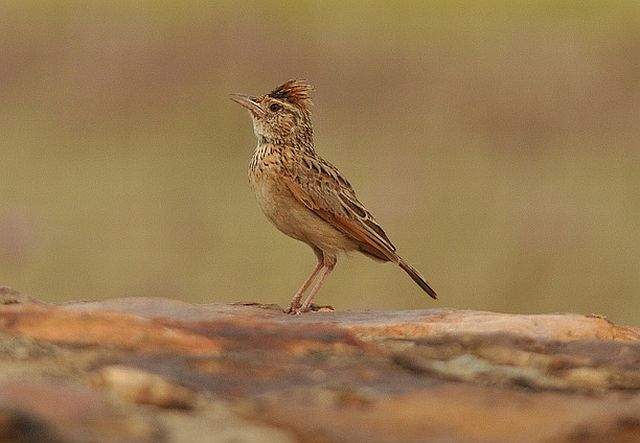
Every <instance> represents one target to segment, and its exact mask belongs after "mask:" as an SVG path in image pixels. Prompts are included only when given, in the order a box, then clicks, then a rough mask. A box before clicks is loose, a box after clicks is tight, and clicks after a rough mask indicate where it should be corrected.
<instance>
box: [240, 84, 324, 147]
mask: <svg viewBox="0 0 640 443" xmlns="http://www.w3.org/2000/svg"><path fill="white" fill-rule="evenodd" d="M312 90H313V88H312V87H311V85H309V84H308V83H307V82H306V81H304V80H289V81H288V82H286V83H283V84H282V85H280V86H278V87H277V88H275V89H274V90H273V91H271V92H270V93H268V94H265V95H263V96H260V97H256V96H252V95H247V94H231V100H233V101H234V102H236V103H238V104H239V105H241V106H243V107H245V108H247V109H248V110H249V113H250V114H251V118H252V119H253V131H254V132H255V134H256V137H258V139H259V140H261V141H267V142H270V143H284V142H295V141H298V142H302V143H305V144H306V143H310V142H311V139H312V137H313V130H312V127H311V105H312V101H311V95H310V93H311V91H312Z"/></svg>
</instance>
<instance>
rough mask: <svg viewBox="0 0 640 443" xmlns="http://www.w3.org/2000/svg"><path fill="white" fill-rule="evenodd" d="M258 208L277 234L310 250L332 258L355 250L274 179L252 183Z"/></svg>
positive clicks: (350, 242)
mask: <svg viewBox="0 0 640 443" xmlns="http://www.w3.org/2000/svg"><path fill="white" fill-rule="evenodd" d="M252 186H253V188H254V191H255V193H256V198H257V200H258V205H259V206H260V209H262V212H263V213H264V214H265V215H266V216H267V218H268V219H269V220H270V221H271V223H273V224H274V225H275V226H276V227H277V228H278V229H279V230H280V231H281V232H283V233H284V234H286V235H288V236H289V237H293V238H295V239H297V240H300V241H303V242H305V243H307V244H309V245H310V246H312V247H316V248H319V249H321V250H323V251H324V252H326V253H329V254H332V255H335V254H337V253H338V252H339V251H350V250H354V249H357V244H356V243H355V241H353V240H352V239H351V238H349V237H347V236H346V235H345V234H344V233H343V232H341V231H339V230H338V229H336V228H334V227H333V226H331V225H330V224H329V223H327V222H326V221H324V220H323V219H322V218H320V217H319V216H318V215H316V214H315V213H314V212H313V211H312V210H311V209H309V208H307V207H306V206H305V205H304V204H303V203H301V202H300V201H299V200H298V199H296V198H295V197H294V196H293V194H292V193H291V191H289V188H287V186H286V185H285V184H283V183H281V182H278V181H277V179H276V180H264V179H257V180H252Z"/></svg>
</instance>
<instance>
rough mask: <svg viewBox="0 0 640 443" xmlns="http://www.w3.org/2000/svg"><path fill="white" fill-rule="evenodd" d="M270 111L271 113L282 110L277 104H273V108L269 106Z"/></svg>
mask: <svg viewBox="0 0 640 443" xmlns="http://www.w3.org/2000/svg"><path fill="white" fill-rule="evenodd" d="M269 110H270V111H271V112H277V111H279V110H280V105H279V104H277V103H272V104H271V106H269Z"/></svg>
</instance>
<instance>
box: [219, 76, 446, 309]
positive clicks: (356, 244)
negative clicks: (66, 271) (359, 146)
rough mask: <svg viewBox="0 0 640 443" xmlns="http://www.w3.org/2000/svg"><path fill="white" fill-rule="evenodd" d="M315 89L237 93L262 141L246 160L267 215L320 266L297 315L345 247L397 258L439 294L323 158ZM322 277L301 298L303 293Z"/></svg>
mask: <svg viewBox="0 0 640 443" xmlns="http://www.w3.org/2000/svg"><path fill="white" fill-rule="evenodd" d="M311 91H312V87H311V86H310V85H309V84H308V83H306V82H305V81H302V80H289V81H288V82H286V83H284V84H282V85H280V86H278V87H277V88H275V89H274V90H273V91H271V92H270V93H268V94H265V95H263V96H260V97H254V96H249V95H245V94H233V95H232V97H231V98H232V100H234V101H235V102H237V103H239V104H240V105H242V106H244V107H245V108H247V109H248V110H249V111H250V114H251V117H252V120H253V128H254V132H255V134H256V137H257V138H258V146H257V148H256V151H255V153H254V154H253V157H252V159H251V163H250V165H249V181H250V182H251V186H252V187H253V189H254V191H255V193H256V197H257V199H258V204H259V205H260V207H261V209H262V211H263V212H264V213H265V215H266V216H267V218H269V220H270V221H271V222H272V223H273V224H274V225H275V226H276V227H277V228H278V229H280V231H282V232H283V233H285V234H287V235H288V236H290V237H293V238H295V239H298V240H301V241H303V242H305V243H307V244H308V245H309V246H311V248H312V249H313V251H314V253H315V254H316V257H317V259H318V264H317V266H316V268H315V269H314V270H313V272H312V273H311V275H310V276H309V278H307V280H306V281H305V282H304V284H303V285H302V287H301V288H300V289H299V290H298V292H297V293H296V295H295V296H294V297H293V300H292V301H291V304H290V305H289V309H288V312H289V313H292V314H300V313H302V312H305V311H308V310H309V309H310V308H311V302H312V301H313V298H314V297H315V295H316V294H317V292H318V290H319V289H320V287H321V286H322V284H323V282H324V280H325V279H326V277H327V276H328V275H329V274H330V273H331V271H332V270H333V268H334V266H335V264H336V261H337V256H338V254H339V253H341V252H349V251H354V250H355V251H360V252H362V253H363V254H365V255H367V256H369V257H371V258H373V259H376V260H380V261H385V262H386V261H391V262H394V263H397V264H398V265H399V266H400V267H401V268H402V269H404V270H405V271H406V272H407V274H409V276H411V278H412V279H413V280H414V281H415V282H416V283H417V284H418V285H419V286H420V287H421V288H422V289H423V290H424V291H425V292H426V293H427V294H429V296H431V297H432V298H436V293H435V291H434V290H433V289H432V288H431V286H429V283H428V282H427V281H426V280H425V279H424V277H422V275H420V273H419V272H418V271H417V270H416V269H415V268H414V267H413V266H411V265H410V264H409V263H407V261H405V260H404V259H403V258H402V257H400V256H399V255H398V254H397V253H396V248H395V246H394V245H393V243H391V240H389V237H387V234H385V232H384V230H383V229H382V227H380V225H379V224H378V222H377V221H376V220H375V219H374V218H373V216H372V215H371V213H370V212H369V211H368V210H367V209H366V208H365V207H364V205H363V204H362V203H360V201H359V200H358V197H357V196H356V193H355V191H354V190H353V188H352V186H351V184H350V183H349V182H348V181H347V179H346V178H345V177H344V176H342V174H340V172H339V171H338V169H337V168H336V167H335V166H333V165H332V164H331V163H329V162H327V161H326V160H324V159H322V158H321V157H320V156H319V155H318V154H317V153H316V151H315V147H314V144H313V127H312V125H311V106H312V101H311V96H310V93H311ZM321 270H322V275H321V276H320V279H319V280H318V282H317V283H316V285H315V286H314V287H313V289H312V290H311V293H310V294H309V296H308V297H307V299H306V300H305V302H304V303H301V300H302V296H303V295H304V293H305V292H306V291H307V289H308V288H309V286H310V285H311V283H313V281H314V280H315V278H316V276H317V275H318V273H319V272H320V271H321Z"/></svg>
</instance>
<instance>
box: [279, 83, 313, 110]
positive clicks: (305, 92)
mask: <svg viewBox="0 0 640 443" xmlns="http://www.w3.org/2000/svg"><path fill="white" fill-rule="evenodd" d="M311 91H313V86H311V85H310V84H309V83H307V82H306V81H305V80H289V81H288V82H285V83H283V84H281V85H280V86H278V87H277V88H275V89H274V90H273V91H271V92H270V93H269V97H271V98H275V99H277V100H283V101H286V102H289V103H291V104H293V105H297V106H299V107H301V108H302V109H306V110H308V109H309V108H310V107H311V105H312V104H313V102H312V100H311Z"/></svg>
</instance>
